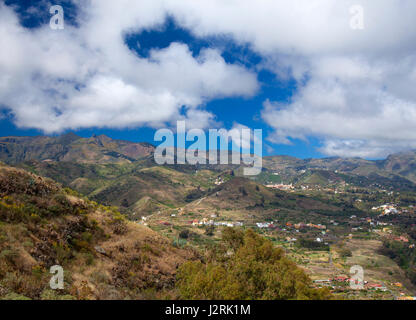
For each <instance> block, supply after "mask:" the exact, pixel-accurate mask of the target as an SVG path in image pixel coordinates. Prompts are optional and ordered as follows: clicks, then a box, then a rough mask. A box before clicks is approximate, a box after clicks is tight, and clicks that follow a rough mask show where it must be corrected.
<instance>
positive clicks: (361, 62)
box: [0, 0, 416, 157]
mask: <svg viewBox="0 0 416 320" xmlns="http://www.w3.org/2000/svg"><path fill="white" fill-rule="evenodd" d="M356 4H359V5H362V7H363V8H364V19H365V23H364V25H365V29H364V30H360V31H357V30H355V31H354V30H352V29H351V28H350V19H351V15H350V11H349V9H350V7H351V6H352V5H356ZM79 6H80V8H81V11H80V15H79V25H80V27H79V28H71V27H70V26H67V27H66V28H65V31H64V32H52V31H51V30H50V29H48V28H47V27H45V28H41V29H37V30H35V31H33V30H25V29H22V28H21V27H20V26H19V24H18V23H17V19H16V16H15V14H14V13H13V12H12V11H11V10H10V9H9V8H7V7H4V6H1V7H0V45H1V47H2V48H4V47H7V48H8V50H7V52H6V51H5V50H4V51H2V52H0V102H1V103H3V104H7V105H9V106H10V107H11V108H12V111H13V112H14V114H15V116H16V121H17V123H18V124H20V125H22V126H31V127H33V126H34V127H38V128H41V129H43V130H45V131H57V130H61V129H64V128H67V127H68V128H69V127H71V128H74V127H84V126H91V125H93V124H94V123H95V125H101V126H119V127H122V126H136V125H153V126H158V125H161V124H163V123H165V122H171V121H173V120H175V119H182V118H183V117H189V121H190V122H192V125H191V126H195V125H198V123H200V124H201V126H208V125H212V124H213V123H214V122H215V117H214V115H212V114H210V113H209V112H207V111H206V110H204V105H205V103H206V102H207V101H209V100H210V99H214V98H217V97H225V96H250V95H252V94H254V93H255V92H256V90H257V89H258V84H257V82H256V75H255V74H253V73H252V72H250V71H248V70H246V69H245V68H243V67H241V66H238V65H230V64H226V63H225V62H224V60H223V59H222V58H221V55H220V52H219V51H217V50H213V49H207V50H203V51H202V52H201V54H200V56H199V57H196V58H195V57H193V56H192V55H191V53H190V52H189V49H188V48H187V46H186V45H183V44H175V43H173V44H171V46H170V47H168V48H166V49H163V50H159V51H153V52H152V53H151V54H150V57H149V58H148V59H144V58H142V57H138V56H137V55H136V54H134V53H133V52H131V51H129V50H128V48H127V47H126V45H125V44H124V41H123V35H124V34H126V33H127V32H138V31H140V30H143V29H152V28H156V27H159V26H161V25H162V24H163V22H164V20H165V17H166V16H167V15H170V16H172V17H173V18H174V19H175V21H177V23H179V24H180V25H181V26H182V27H184V28H187V29H188V30H190V31H191V32H192V33H193V34H194V35H196V36H199V37H205V36H212V35H220V36H223V35H225V36H229V37H232V38H233V39H234V40H235V41H236V42H237V43H241V44H248V45H249V46H250V47H251V49H252V50H254V51H255V52H257V53H258V54H259V55H261V56H262V57H263V62H262V65H261V67H263V68H267V69H269V70H271V71H273V72H275V73H276V75H277V76H278V77H279V78H282V79H289V78H290V77H294V78H295V79H296V80H297V87H298V89H297V92H296V93H295V95H294V96H293V97H292V99H291V101H289V102H288V103H282V102H279V101H265V103H264V109H263V112H262V116H263V119H264V121H265V122H267V123H268V124H269V125H270V126H271V127H272V128H274V129H275V131H274V133H273V134H272V135H271V136H270V137H269V139H270V140H272V141H274V142H279V143H289V142H290V138H299V139H308V137H310V136H314V137H318V138H319V139H321V141H322V143H323V145H322V148H321V151H322V152H324V153H326V154H329V155H342V156H348V155H353V156H355V155H363V156H366V157H379V156H384V155H386V154H387V153H390V152H394V151H399V150H403V149H408V148H415V147H416V143H415V142H414V141H416V139H415V138H416V136H415V133H414V128H415V126H416V90H414V88H415V85H416V43H415V42H414V39H415V38H416V19H414V13H415V12H416V2H415V1H413V0H378V1H374V0H360V1H352V0H338V1H333V0H292V1H276V0H259V1H252V0H228V1H223V0H210V1H194V0H152V1H150V0H142V1H137V2H132V1H127V0H122V1H103V0H101V1H98V0H96V1H94V0H93V1H88V2H84V1H79ZM28 52H30V56H29V55H28ZM76 85H78V88H79V89H78V90H77V89H76ZM46 93H47V94H46ZM112 105H114V108H113V109H112V107H111V106H112ZM184 105H185V106H186V107H185V110H186V114H185V116H184V115H183V114H181V112H180V110H182V109H183V106H184ZM29 108H30V109H31V110H28V109H29ZM162 110H163V111H162ZM191 119H192V121H191Z"/></svg>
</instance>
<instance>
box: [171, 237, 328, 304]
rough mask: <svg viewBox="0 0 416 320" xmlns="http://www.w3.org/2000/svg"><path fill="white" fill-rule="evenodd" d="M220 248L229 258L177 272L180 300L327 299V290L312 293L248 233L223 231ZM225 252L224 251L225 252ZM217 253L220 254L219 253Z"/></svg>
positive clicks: (301, 276) (303, 278) (277, 252)
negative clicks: (230, 248)
mask: <svg viewBox="0 0 416 320" xmlns="http://www.w3.org/2000/svg"><path fill="white" fill-rule="evenodd" d="M223 245H224V246H226V245H231V247H233V250H234V252H233V253H232V254H231V253H230V252H229V251H227V250H223V251H222V252H223V254H222V256H220V257H218V258H217V259H213V260H210V261H209V262H206V263H203V262H201V261H197V262H195V261H191V262H186V263H184V264H183V265H182V266H181V267H180V268H179V270H178V274H177V288H178V290H179V293H180V295H181V298H183V299H217V300H222V299H225V300H236V299H238V300H245V299H251V300H253V299H256V300H257V299H267V300H275V299H302V300H303V299H330V298H331V297H332V296H331V294H330V293H329V291H328V289H314V288H312V287H311V285H312V281H311V280H310V278H309V277H308V276H307V275H306V273H305V272H304V271H303V270H302V269H300V268H298V267H297V266H296V264H295V263H294V262H292V261H290V260H289V259H287V258H286V257H285V256H284V252H283V250H282V249H281V248H276V247H274V246H273V244H272V242H270V241H269V240H267V239H265V238H263V237H261V236H260V235H258V234H256V233H255V232H254V231H252V230H251V229H249V230H247V231H246V232H242V231H241V230H238V231H237V230H233V231H230V229H226V231H224V233H223ZM225 249H226V248H225ZM220 252H221V250H220Z"/></svg>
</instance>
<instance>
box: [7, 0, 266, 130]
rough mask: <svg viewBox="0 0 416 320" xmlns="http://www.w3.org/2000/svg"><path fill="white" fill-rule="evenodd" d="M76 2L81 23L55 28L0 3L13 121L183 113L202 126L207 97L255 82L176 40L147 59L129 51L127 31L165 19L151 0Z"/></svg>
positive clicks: (134, 122) (236, 92)
mask: <svg viewBox="0 0 416 320" xmlns="http://www.w3.org/2000/svg"><path fill="white" fill-rule="evenodd" d="M79 6H80V18H79V19H80V21H79V27H73V26H70V25H66V26H65V29H64V30H62V31H56V30H51V29H50V28H49V25H46V26H42V27H40V28H36V29H26V28H23V27H22V26H21V25H20V24H19V21H18V18H17V16H16V14H15V12H14V11H13V10H12V9H11V8H10V7H7V6H5V5H4V4H1V5H0V45H1V47H2V48H7V50H2V52H0V102H1V103H2V105H5V106H6V107H8V108H9V109H10V112H11V114H12V115H13V117H14V121H15V123H16V124H17V125H18V126H21V127H30V128H37V129H40V130H43V131H44V132H46V133H52V132H60V131H62V130H64V129H77V128H86V127H94V126H98V127H113V128H123V127H133V126H144V125H146V126H153V127H158V126H161V125H163V124H166V123H169V122H171V121H172V120H174V119H179V118H184V117H185V119H188V117H189V122H190V123H192V125H193V126H194V127H195V126H198V127H199V128H205V126H206V125H209V124H210V123H213V118H214V115H212V114H210V113H209V112H207V111H204V110H201V108H202V107H203V105H204V104H205V103H206V102H207V101H209V100H211V99H215V98H221V97H231V96H251V95H253V94H254V93H255V92H256V91H257V89H258V83H257V77H256V74H255V73H253V72H251V71H249V70H247V69H245V68H244V67H242V66H239V65H231V64H228V63H226V62H225V61H224V59H223V58H222V56H221V52H219V51H218V50H215V49H205V50H201V52H200V54H199V56H197V57H194V56H193V55H192V53H191V52H190V50H189V48H188V47H187V45H185V44H179V43H172V44H171V45H170V46H169V47H167V48H165V49H161V50H153V51H152V52H151V53H150V56H149V57H148V58H143V57H140V56H138V55H137V54H135V53H134V52H132V51H130V50H129V49H128V47H127V46H126V45H125V43H124V35H125V33H126V32H133V31H137V32H138V31H139V30H141V29H142V28H144V27H152V26H154V25H155V24H157V23H161V22H163V21H164V14H161V13H160V11H159V10H158V5H156V4H153V2H150V1H141V2H140V5H139V4H136V7H135V8H134V10H128V8H129V6H128V2H125V3H124V5H123V3H121V2H117V3H115V2H109V1H96V2H95V1H93V2H88V3H87V4H81V3H80V4H79ZM162 12H163V10H162ZM183 107H185V108H186V112H185V113H184V114H182V113H181V109H182V108H183ZM197 121H198V122H197Z"/></svg>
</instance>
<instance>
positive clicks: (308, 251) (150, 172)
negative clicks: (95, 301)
mask: <svg viewBox="0 0 416 320" xmlns="http://www.w3.org/2000/svg"><path fill="white" fill-rule="evenodd" d="M153 151H154V147H153V146H151V145H147V144H140V143H131V142H127V141H119V140H113V139H111V138H108V137H105V136H99V137H96V136H93V137H91V138H88V139H86V138H80V137H77V136H75V135H73V134H68V135H65V136H61V137H54V138H46V137H36V138H30V139H29V138H23V137H7V138H0V159H1V160H2V161H3V162H5V163H6V164H7V165H6V164H4V165H2V166H3V167H4V169H2V170H5V172H8V171H11V172H13V171H14V170H22V171H19V172H27V173H22V174H23V175H26V174H27V175H36V177H37V176H41V177H46V178H49V179H53V180H54V181H56V182H57V183H58V184H57V187H56V188H58V189H59V188H66V189H62V190H67V191H64V192H69V193H71V192H74V195H72V196H73V197H78V198H79V199H83V200H82V201H84V202H85V203H88V204H89V206H91V208H90V209H89V211H88V214H87V215H88V217H89V218H88V219H90V220H91V221H96V222H95V223H96V224H97V225H98V226H99V227H100V230H101V229H102V230H104V231H103V232H104V233H105V234H107V235H109V236H110V237H109V238H108V239H107V237H103V236H100V237H101V238H100V237H99V236H98V234H97V235H95V233H94V232H95V231H94V232H91V231H88V232H90V233H91V234H92V236H91V237H90V236H88V238H89V239H90V240H89V241H90V244H88V245H86V246H87V248H88V250H92V252H93V253H92V256H94V257H96V258H94V259H92V258H91V257H89V258H88V255H87V253H88V252H89V251H88V250H86V252H87V253H85V252H83V251H82V250H81V251H82V253H80V254H79V258H76V259H79V260H73V259H71V260H73V261H72V262H71V265H72V266H73V267H71V268H73V269H71V272H73V273H74V274H76V275H77V276H76V277H75V278H74V279H75V280H74V282H73V283H72V285H74V286H75V287H76V288H77V290H78V291H79V290H80V289H79V288H80V287H82V286H81V283H83V286H84V287H85V288H89V289H85V290H87V291H88V292H89V293H88V294H86V296H85V298H105V297H109V296H108V294H109V293H108V292H110V291H111V292H113V291H114V290H115V291H114V292H117V293H114V297H117V298H120V297H130V298H144V297H148V296H146V295H150V294H154V295H155V297H158V298H160V297H162V296H163V295H166V294H167V295H171V296H170V297H175V296H178V293H177V292H176V291H175V289H174V287H173V284H174V282H175V280H174V279H175V274H176V268H177V267H178V266H179V265H180V264H183V262H184V261H199V260H200V261H203V262H204V261H208V260H209V259H208V256H209V255H210V254H211V253H210V252H211V250H212V249H213V248H217V247H218V246H221V244H222V241H223V235H224V232H226V231H225V230H229V229H232V230H245V231H247V230H253V231H254V232H255V233H256V234H257V235H260V236H261V237H263V238H265V239H268V240H269V241H270V242H271V243H272V244H273V246H274V248H276V249H278V248H280V249H282V250H283V251H284V252H285V255H286V257H287V258H288V259H289V260H290V261H292V262H294V263H296V265H297V266H299V267H300V268H301V269H303V270H304V271H305V272H306V274H307V275H308V276H309V277H310V278H311V279H312V284H311V286H312V287H315V288H327V289H328V290H330V291H331V292H332V294H333V295H334V296H335V297H336V298H340V299H410V298H411V297H414V296H416V249H415V243H416V184H415V182H416V181H415V176H416V175H415V174H416V171H415V170H414V168H415V167H414V164H415V163H416V153H414V152H409V153H406V154H397V155H392V156H389V157H388V158H387V159H386V160H377V161H369V160H363V159H356V158H354V159H341V158H328V159H306V160H303V159H296V158H293V157H286V156H274V157H265V158H264V159H263V171H262V173H261V174H259V175H258V176H254V177H250V178H246V177H244V176H243V175H242V170H243V168H244V166H240V165H217V166H215V165H196V166H191V165H164V166H159V165H157V164H156V163H155V162H154V160H153V157H152V152H153ZM11 166H13V167H11ZM16 168H18V169H16ZM23 170H24V171H23ZM5 179H6V180H5V181H8V180H7V178H5ZM60 185H61V186H62V187H60ZM59 190H60V189H59ZM69 190H74V191H69ZM19 192H20V191H19V190H17V193H19ZM62 192H63V191H62ZM14 193H16V192H14ZM4 196H8V195H7V194H6V193H5V194H4ZM3 200H4V199H3ZM3 200H2V201H3ZM4 201H6V202H4V203H5V204H7V205H12V204H11V203H10V204H9V203H7V198H6V200H4ZM83 210H84V209H83ZM116 212H118V213H116ZM107 215H110V216H112V215H113V216H114V215H116V217H118V215H120V219H123V221H125V224H126V225H127V226H128V227H127V231H126V230H125V232H124V233H122V234H117V232H115V231H114V230H112V229H111V228H110V227H109V226H108V225H107V224H106V219H108V218H104V217H106V216H107ZM41 218H42V219H46V218H45V217H41ZM54 219H55V218H54ZM54 219H53V220H52V222H49V221H48V222H47V221H45V222H44V223H46V225H48V224H52V226H50V227H53V225H55V226H56V225H59V224H61V223H63V224H66V223H67V222H65V221H61V220H59V219H61V218H59V219H58V220H56V221H55V220H54ZM28 221H29V222H25V228H28V227H27V226H26V225H27V224H28V225H30V223H35V224H36V222H33V221H32V222H30V220H28ZM19 223H21V222H19ZM14 227H15V226H13V228H14ZM7 228H12V227H11V226H7ZM31 228H32V229H33V226H32V227H31ZM32 229H30V228H29V230H32ZM33 230H34V229H33ZM88 230H89V229H88ZM4 232H6V233H5V234H7V235H10V234H16V231H13V232H11V233H10V232H7V231H4ZM30 232H32V231H30ZM30 232H29V235H28V237H29V238H31V236H30V234H31V233H30ZM84 232H87V231H84ZM97 232H98V231H97ZM100 232H101V231H100ZM236 232H237V231H236ZM24 234H26V233H25V232H23V233H22V235H24ZM82 234H83V233H82V232H81V233H80V234H79V237H81V238H82ZM32 235H33V236H34V237H36V238H39V235H37V234H32ZM248 236H249V237H251V236H250V235H248ZM8 237H9V238H6V239H7V242H8V245H9V246H10V244H11V243H16V241H17V240H12V238H10V236H8ZM13 239H14V238H13ZM18 241H19V242H21V243H23V242H24V241H27V239H26V238H22V239H19V240H18ZM50 241H51V242H53V241H52V240H50ZM87 242H88V241H87ZM14 246H16V247H17V244H16V245H13V246H11V247H14ZM146 246H150V248H148V249H146V248H147V247H146ZM94 247H99V248H101V249H103V250H102V252H106V253H107V252H111V255H112V259H113V260H114V261H118V262H120V263H121V262H122V263H123V264H127V265H130V263H132V265H135V264H134V263H135V262H134V261H135V259H136V258H137V255H141V254H144V253H145V252H148V253H146V257H147V258H143V257H142V258H138V259H139V260H140V259H142V260H143V261H144V262H140V263H139V262H138V265H142V264H143V265H146V266H147V267H141V268H139V269H140V270H139V269H137V271H133V273H135V275H134V276H132V275H130V276H128V275H127V276H126V275H125V272H127V270H118V267H117V263H115V262H114V261H113V262H112V263H110V261H107V260H106V259H107V257H106V256H105V255H103V254H100V253H97V252H96V250H95V249H94ZM120 247H124V249H122V251H117V250H120ZM4 248H5V247H4ZM4 248H3V249H2V250H4ZM71 248H72V247H71ZM91 248H92V249H91ZM161 248H162V249H161ZM101 249H100V250H101ZM8 250H10V249H8ZM16 250H18V251H19V250H26V251H27V249H25V248H20V247H19V248H18V249H16ZM65 250H66V249H65ZM65 250H64V251H65ZM71 250H75V251H76V250H78V249H76V248H75V247H74V248H73V249H71ZM123 250H124V251H123ZM22 252H23V251H22ZM119 252H124V253H119ZM25 255H27V254H26V253H25ZM72 255H73V256H76V257H78V253H77V252H74V253H72ZM84 256H85V257H84ZM97 257H98V259H97ZM82 259H84V260H86V259H87V260H88V259H90V260H91V259H92V260H93V262H91V265H88V264H87V265H85V263H78V264H79V265H80V266H82V270H80V269H79V268H80V267H78V266H76V265H77V263H76V262H74V261H81V260H82ZM126 259H127V260H128V261H127V260H126ZM133 260H134V261H133ZM136 260H137V259H136ZM142 260H140V261H142ZM11 261H12V262H10V261H9V262H8V264H7V265H8V268H11V265H13V263H14V262H13V261H14V260H13V259H12V260H11ZM354 265H359V266H361V267H362V268H363V269H364V281H365V283H364V289H363V290H352V289H351V288H350V286H349V279H350V278H351V276H352V275H351V274H350V268H351V267H352V266H354ZM22 268H23V267H22ZM111 272H113V273H114V272H117V274H118V276H113V277H110V278H108V277H109V275H111V274H112V273H111ZM123 272H124V273H123ZM99 273H103V274H101V275H100V276H99V275H98V274H99ZM136 273H137V274H136ZM100 277H102V278H103V279H107V280H105V281H104V282H105V283H106V285H108V287H106V288H107V289H108V290H107V289H105V290H104V289H103V292H104V293H102V294H103V295H102V296H100V295H99V294H98V293H97V292H98V291H97V290H98V289H97V288H98V287H99V286H100V285H102V284H100V283H98V282H100V281H98V282H97V281H96V280H91V279H96V278H100ZM122 279H125V280H122ZM152 279H154V280H152ZM156 280H157V281H156ZM94 281H95V282H94ZM119 281H121V284H120V285H118V282H119ZM146 281H151V283H147V282H146ZM152 281H153V282H152ZM139 284H141V285H139ZM120 286H121V288H123V289H122V290H120V289H119V287H120ZM146 288H152V289H151V290H150V289H149V291H148V292H147V291H146V290H145V289H146ZM110 289H111V290H110ZM136 289H137V290H136ZM139 289H140V290H139ZM162 289H163V290H162ZM20 290H21V292H23V291H22V289H20ZM152 290H156V291H152ZM151 291H152V292H153V293H150V292H151ZM120 292H121V293H120ZM162 292H163V293H162ZM41 294H42V293H36V294H33V295H32V296H33V297H34V298H39V297H40V295H41ZM68 294H69V295H71V293H70V292H68ZM73 296H77V297H79V295H78V293H77V294H75V293H74V294H73Z"/></svg>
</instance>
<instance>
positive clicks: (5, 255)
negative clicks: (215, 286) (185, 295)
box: [0, 164, 194, 299]
mask: <svg viewBox="0 0 416 320" xmlns="http://www.w3.org/2000/svg"><path fill="white" fill-rule="evenodd" d="M193 258H194V254H193V252H191V251H189V250H184V249H179V248H175V247H173V246H171V244H170V242H168V240H167V239H165V238H163V237H162V236H160V235H159V234H157V233H156V232H154V231H152V230H150V229H149V228H147V227H145V226H140V225H138V224H135V223H133V222H129V221H127V220H125V219H124V217H123V216H122V215H121V214H120V213H119V212H117V211H116V210H115V209H114V208H109V207H104V206H101V205H98V204H96V203H94V202H90V201H88V200H87V199H82V198H80V197H78V196H76V195H74V194H73V192H71V191H70V190H69V189H62V188H61V187H60V186H59V185H57V184H56V183H55V182H53V181H51V180H49V179H45V178H42V177H39V176H36V175H34V174H31V173H28V172H26V171H24V170H20V169H15V168H10V167H7V166H4V165H2V164H0V297H2V298H3V299H19V298H22V299H23V298H31V299H125V298H135V299H140V298H149V294H151V292H152V291H151V290H154V292H157V290H159V289H167V290H168V289H169V288H172V286H173V283H174V278H175V273H176V269H177V267H178V266H179V265H180V264H182V263H183V262H184V261H186V260H190V259H193ZM52 265H61V266H62V267H63V269H64V274H65V277H64V280H65V285H64V289H63V290H58V291H55V290H50V289H49V280H50V279H51V276H52V275H51V274H50V273H49V268H50V267H51V266H52ZM149 292H150V293H149Z"/></svg>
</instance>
